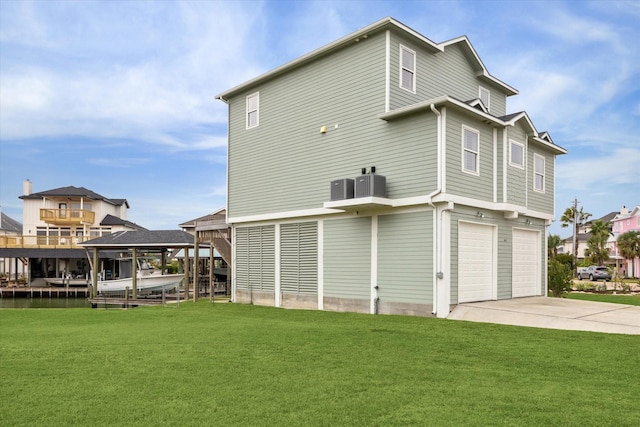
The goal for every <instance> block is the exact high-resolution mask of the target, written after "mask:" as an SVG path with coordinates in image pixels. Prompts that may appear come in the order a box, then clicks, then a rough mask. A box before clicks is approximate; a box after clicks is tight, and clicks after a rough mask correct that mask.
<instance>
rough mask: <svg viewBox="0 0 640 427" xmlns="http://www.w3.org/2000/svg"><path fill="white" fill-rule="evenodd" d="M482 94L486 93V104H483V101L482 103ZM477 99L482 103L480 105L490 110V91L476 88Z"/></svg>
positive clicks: (480, 87)
mask: <svg viewBox="0 0 640 427" xmlns="http://www.w3.org/2000/svg"><path fill="white" fill-rule="evenodd" d="M482 92H486V93H487V102H486V104H485V102H484V101H482ZM478 99H480V100H481V101H482V103H483V104H485V107H487V110H491V91H490V90H489V89H487V88H486V87H482V86H479V87H478Z"/></svg>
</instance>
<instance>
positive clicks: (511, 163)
mask: <svg viewBox="0 0 640 427" xmlns="http://www.w3.org/2000/svg"><path fill="white" fill-rule="evenodd" d="M514 145H517V146H519V147H520V148H521V149H522V158H521V159H520V161H521V163H516V162H514V161H513V146H514ZM525 157H526V156H525V150H524V144H522V143H520V142H518V141H515V140H513V139H510V140H509V166H513V167H514V168H518V169H524V159H525Z"/></svg>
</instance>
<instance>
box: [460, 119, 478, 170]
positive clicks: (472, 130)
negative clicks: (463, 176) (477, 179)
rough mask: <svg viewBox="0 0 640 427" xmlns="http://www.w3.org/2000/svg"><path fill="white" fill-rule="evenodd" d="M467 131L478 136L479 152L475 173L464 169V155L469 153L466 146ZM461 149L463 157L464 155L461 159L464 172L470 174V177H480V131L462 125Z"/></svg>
mask: <svg viewBox="0 0 640 427" xmlns="http://www.w3.org/2000/svg"><path fill="white" fill-rule="evenodd" d="M465 130H467V131H469V132H473V133H475V134H476V136H477V137H478V151H477V152H476V170H475V171H472V170H469V169H466V168H465V167H464V153H465V151H467V149H466V148H465V146H464V131H465ZM460 147H461V155H462V158H461V163H462V165H461V167H462V172H464V173H468V174H469V175H476V176H479V175H480V131H479V130H478V129H474V128H472V127H469V126H466V125H462V141H461V143H460ZM469 151H471V150H469Z"/></svg>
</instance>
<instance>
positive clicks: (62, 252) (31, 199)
mask: <svg viewBox="0 0 640 427" xmlns="http://www.w3.org/2000/svg"><path fill="white" fill-rule="evenodd" d="M20 199H22V202H23V207H22V214H23V222H22V230H21V235H20V236H18V237H17V238H16V240H15V241H13V242H11V243H10V244H5V245H0V256H9V257H13V258H24V259H25V260H28V263H29V279H30V280H31V279H34V278H38V277H60V276H61V275H62V274H72V275H74V276H84V275H86V274H88V273H89V269H90V268H89V264H88V262H87V257H86V253H85V251H84V249H82V248H81V247H80V246H78V244H79V243H81V242H83V241H86V240H89V239H93V238H96V237H100V236H105V235H108V234H110V233H113V232H116V231H129V230H146V229H145V228H144V227H141V226H139V225H137V224H134V223H132V222H130V221H128V220H127V209H129V203H128V202H127V201H126V200H125V199H110V198H106V197H104V196H102V195H100V194H97V193H95V192H93V191H91V190H88V189H86V188H84V187H72V186H69V187H62V188H56V189H52V190H47V191H41V192H37V193H34V192H33V184H32V183H31V181H29V180H26V181H25V182H24V184H23V195H22V196H20Z"/></svg>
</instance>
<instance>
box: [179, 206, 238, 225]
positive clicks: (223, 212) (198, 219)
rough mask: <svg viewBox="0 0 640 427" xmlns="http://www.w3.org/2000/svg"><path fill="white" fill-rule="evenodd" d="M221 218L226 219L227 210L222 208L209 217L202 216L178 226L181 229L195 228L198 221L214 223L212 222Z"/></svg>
mask: <svg viewBox="0 0 640 427" xmlns="http://www.w3.org/2000/svg"><path fill="white" fill-rule="evenodd" d="M220 216H225V217H226V209H225V208H220V209H218V210H217V211H213V212H211V213H210V214H208V215H205V216H201V217H199V218H196V219H191V220H189V221H185V222H183V223H182V224H178V226H179V227H181V228H195V226H196V223H197V222H198V221H212V220H215V219H218V217H220Z"/></svg>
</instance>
